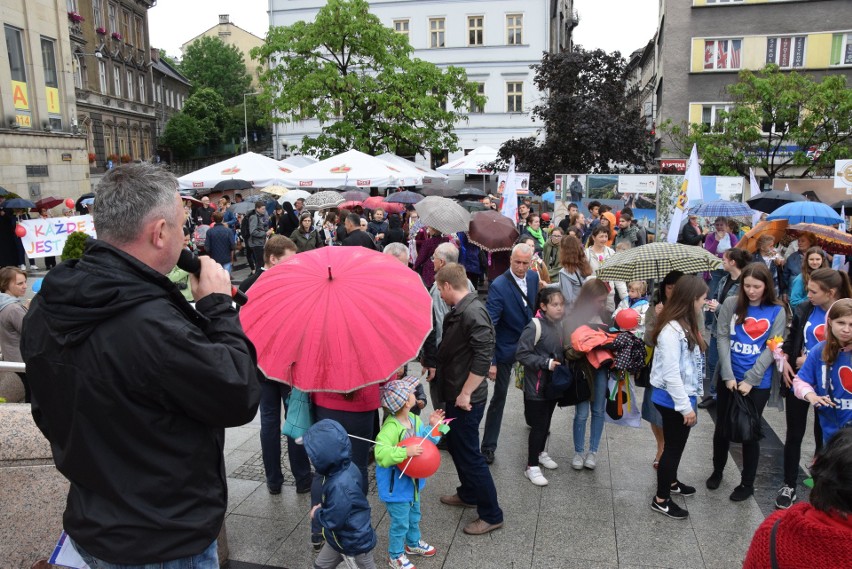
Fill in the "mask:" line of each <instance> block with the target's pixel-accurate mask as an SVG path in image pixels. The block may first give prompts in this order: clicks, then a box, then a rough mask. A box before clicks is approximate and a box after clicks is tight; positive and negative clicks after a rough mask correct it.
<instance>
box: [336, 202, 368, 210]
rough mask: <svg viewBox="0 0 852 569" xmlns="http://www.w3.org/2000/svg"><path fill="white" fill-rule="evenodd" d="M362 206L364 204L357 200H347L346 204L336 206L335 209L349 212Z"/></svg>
mask: <svg viewBox="0 0 852 569" xmlns="http://www.w3.org/2000/svg"><path fill="white" fill-rule="evenodd" d="M363 205H364V202H359V201H357V200H349V201H348V202H343V203H342V204H340V205H339V206H337V209H349V210H351V209H355V208H356V207H358V206H361V207H363Z"/></svg>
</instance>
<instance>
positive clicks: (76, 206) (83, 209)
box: [74, 192, 95, 214]
mask: <svg viewBox="0 0 852 569" xmlns="http://www.w3.org/2000/svg"><path fill="white" fill-rule="evenodd" d="M89 198H92V199H94V198H95V194H93V193H92V192H89V193H87V194H83V195H82V196H80V197H79V198H77V203H75V204H74V209H75V210H77V211H78V212H79V213H81V214H85V213H89V210H88V209H86V206H85V205H84V204H83V201H84V200H87V199H89Z"/></svg>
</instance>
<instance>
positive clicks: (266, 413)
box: [260, 380, 311, 488]
mask: <svg viewBox="0 0 852 569" xmlns="http://www.w3.org/2000/svg"><path fill="white" fill-rule="evenodd" d="M289 396H290V386H289V385H287V384H284V383H280V382H278V381H268V380H267V381H262V382H261V383H260V448H261V452H262V454H263V470H264V472H266V484H267V485H269V486H271V487H273V488H280V487H281V484H283V482H284V475H283V474H282V472H281V401H284V407H285V412H286V407H287V398H288V397H289ZM287 455H288V457H289V459H290V470H292V471H293V477H294V478H295V479H296V487H297V488H302V487H305V486H307V485H309V484H310V483H311V463H310V461H309V460H308V453H307V452H306V451H305V447H304V446H303V445H297V444H296V443H295V441H294V440H293V439H292V438H291V437H287Z"/></svg>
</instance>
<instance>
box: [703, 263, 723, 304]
mask: <svg viewBox="0 0 852 569" xmlns="http://www.w3.org/2000/svg"><path fill="white" fill-rule="evenodd" d="M725 272H726V271H725V269H713V270H712V271H710V282H709V283H707V287H708V288H709V289H710V290H709V291H708V292H707V298H716V289H718V288H719V281H721V280H722V277H724V276H725Z"/></svg>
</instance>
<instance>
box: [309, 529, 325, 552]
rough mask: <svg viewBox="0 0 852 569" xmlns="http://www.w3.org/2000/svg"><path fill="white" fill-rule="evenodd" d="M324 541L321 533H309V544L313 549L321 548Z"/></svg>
mask: <svg viewBox="0 0 852 569" xmlns="http://www.w3.org/2000/svg"><path fill="white" fill-rule="evenodd" d="M323 543H325V538H324V537H323V536H322V534H321V533H312V534H311V546H312V547H313V548H314V551H319V550H320V549H322V545H323Z"/></svg>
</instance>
